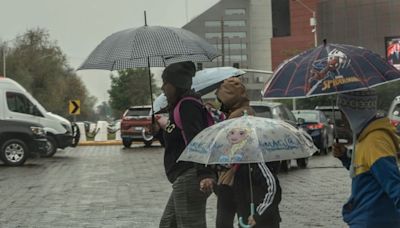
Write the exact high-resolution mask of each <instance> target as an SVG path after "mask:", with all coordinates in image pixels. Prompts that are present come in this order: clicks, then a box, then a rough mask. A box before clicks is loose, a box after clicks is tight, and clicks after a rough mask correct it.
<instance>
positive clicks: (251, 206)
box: [239, 203, 255, 228]
mask: <svg viewBox="0 0 400 228" xmlns="http://www.w3.org/2000/svg"><path fill="white" fill-rule="evenodd" d="M250 211H251V215H254V211H255V210H254V203H251V204H250ZM239 224H240V227H242V228H250V227H251V226H250V225H247V224H245V223H244V222H243V217H239Z"/></svg>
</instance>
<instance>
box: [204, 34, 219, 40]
mask: <svg viewBox="0 0 400 228" xmlns="http://www.w3.org/2000/svg"><path fill="white" fill-rule="evenodd" d="M205 37H206V38H207V39H212V38H221V33H220V32H207V33H206V34H205Z"/></svg>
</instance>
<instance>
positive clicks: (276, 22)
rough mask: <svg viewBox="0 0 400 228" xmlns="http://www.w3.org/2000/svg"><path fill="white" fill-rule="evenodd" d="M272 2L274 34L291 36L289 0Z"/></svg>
mask: <svg viewBox="0 0 400 228" xmlns="http://www.w3.org/2000/svg"><path fill="white" fill-rule="evenodd" d="M271 4H272V6H271V7H272V30H273V31H272V32H273V36H274V37H282V36H290V8H289V0H272V3H271Z"/></svg>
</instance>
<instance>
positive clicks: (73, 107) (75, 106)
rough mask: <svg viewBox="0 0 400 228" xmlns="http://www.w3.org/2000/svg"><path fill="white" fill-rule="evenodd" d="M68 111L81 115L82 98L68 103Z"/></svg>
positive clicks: (71, 113)
mask: <svg viewBox="0 0 400 228" xmlns="http://www.w3.org/2000/svg"><path fill="white" fill-rule="evenodd" d="M68 111H69V114H70V115H80V114H81V101H80V100H70V101H69V104H68Z"/></svg>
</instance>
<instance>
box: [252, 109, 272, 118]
mask: <svg viewBox="0 0 400 228" xmlns="http://www.w3.org/2000/svg"><path fill="white" fill-rule="evenodd" d="M252 108H253V109H254V111H255V112H256V116H258V117H264V118H272V113H271V109H270V108H269V107H266V106H252Z"/></svg>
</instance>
